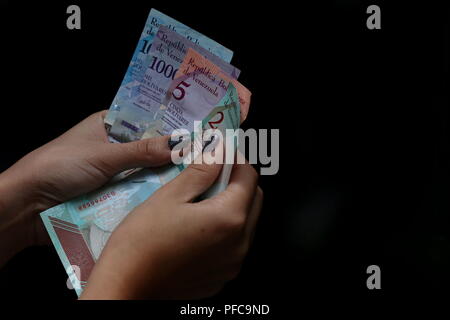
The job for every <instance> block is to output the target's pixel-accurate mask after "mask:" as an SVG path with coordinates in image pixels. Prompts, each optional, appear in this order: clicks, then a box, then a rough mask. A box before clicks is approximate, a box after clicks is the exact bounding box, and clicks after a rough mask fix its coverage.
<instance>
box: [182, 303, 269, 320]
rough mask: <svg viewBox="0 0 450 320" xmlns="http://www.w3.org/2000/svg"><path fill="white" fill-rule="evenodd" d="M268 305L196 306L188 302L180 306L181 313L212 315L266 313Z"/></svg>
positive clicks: (267, 312)
mask: <svg viewBox="0 0 450 320" xmlns="http://www.w3.org/2000/svg"><path fill="white" fill-rule="evenodd" d="M269 313H270V307H269V306H268V305H267V304H225V305H223V306H221V307H220V306H219V307H217V306H215V307H214V306H198V305H192V304H188V305H186V306H182V307H181V308H180V314H181V315H198V316H206V317H208V318H211V317H213V316H214V315H215V314H226V315H240V316H243V315H268V314H269Z"/></svg>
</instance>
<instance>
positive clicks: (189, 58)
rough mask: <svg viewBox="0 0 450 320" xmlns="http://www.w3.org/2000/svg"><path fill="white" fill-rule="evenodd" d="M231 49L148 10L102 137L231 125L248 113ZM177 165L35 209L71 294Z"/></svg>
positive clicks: (140, 171) (224, 176)
mask: <svg viewBox="0 0 450 320" xmlns="http://www.w3.org/2000/svg"><path fill="white" fill-rule="evenodd" d="M232 56H233V52H232V51H231V50H229V49H227V48H225V47H223V46H222V45H220V44H218V43H217V42H215V41H214V40H211V39H210V38H208V37H206V36H204V35H203V34H201V33H199V32H197V31H195V30H193V29H191V28H189V27H187V26H185V25H184V24H182V23H180V22H178V21H176V20H174V19H172V18H170V17H168V16H166V15H164V14H163V13H161V12H159V11H157V10H155V9H152V10H151V11H150V14H149V16H148V18H147V21H146V24H145V28H144V30H143V32H142V34H141V37H140V40H139V42H138V45H137V48H136V50H135V52H134V54H133V57H132V60H131V62H130V65H129V67H128V70H127V72H126V74H125V77H124V79H123V81H122V84H121V86H120V88H119V90H118V92H117V94H116V96H115V97H114V99H113V102H112V104H111V107H110V108H109V111H108V113H107V115H106V117H105V127H106V130H107V132H108V135H109V139H110V141H111V142H112V143H122V142H129V141H134V140H139V139H145V138H151V137H155V136H160V135H167V134H171V133H172V132H173V130H175V129H185V130H187V131H188V132H195V131H196V130H195V129H196V128H195V127H194V125H195V123H197V124H198V123H200V126H201V127H202V129H209V128H213V129H219V130H221V131H224V130H225V129H237V128H238V127H239V125H240V123H241V122H242V121H243V120H244V119H245V117H246V115H247V113H248V109H249V106H250V97H251V93H250V91H249V90H248V89H246V88H245V87H244V86H243V85H242V84H240V83H239V82H238V81H237V78H238V76H239V74H240V70H238V69H237V68H235V67H233V66H232V65H231V64H229V62H230V61H231V58H232ZM194 121H196V122H195V123H194ZM199 121H200V122H199ZM185 167H186V165H185V164H179V165H175V164H172V165H169V166H165V167H162V168H157V169H152V170H150V169H146V168H137V169H135V170H131V171H127V172H124V173H121V174H119V175H118V176H117V177H116V178H114V179H113V180H112V181H111V182H110V183H108V184H107V185H105V186H103V187H102V188H100V189H98V190H95V191H93V192H91V193H88V194H85V195H82V196H80V197H78V198H76V199H73V200H71V201H68V202H66V203H63V204H60V205H58V206H55V207H53V208H50V209H48V210H46V211H44V212H42V213H41V217H42V220H43V222H44V225H45V227H46V229H47V231H48V233H49V235H50V238H51V240H52V242H53V245H54V246H55V248H56V250H57V252H58V255H59V257H60V259H61V261H62V263H63V265H64V267H65V269H66V272H67V273H68V276H69V281H70V284H71V286H72V287H73V288H75V290H76V292H77V294H78V295H80V294H81V292H82V291H83V288H84V287H85V286H86V284H87V279H88V277H89V274H90V272H91V270H92V268H93V267H94V265H95V262H96V261H97V259H98V258H99V256H100V253H101V252H102V250H103V248H104V246H105V244H106V242H107V240H108V238H109V237H110V235H111V233H112V232H113V231H114V229H115V228H116V227H117V226H118V225H119V223H120V222H121V221H122V220H123V219H124V218H125V217H126V216H127V214H128V213H129V212H130V211H131V210H133V208H135V207H136V206H137V205H139V204H140V203H142V202H143V201H145V200H146V199H147V198H148V197H149V196H151V195H152V193H153V192H155V191H156V190H157V189H158V188H160V187H161V186H163V185H164V184H166V183H167V182H169V181H170V180H171V179H173V178H174V177H176V176H177V175H178V174H179V173H180V172H181V171H182V170H183V169H184V168H185ZM230 173H231V165H225V166H224V168H223V170H222V172H221V174H220V176H219V179H218V180H217V181H216V183H215V184H214V185H213V186H212V188H211V189H210V190H208V192H207V194H206V195H205V196H206V197H207V196H211V195H213V194H215V193H217V192H220V191H221V190H223V189H224V188H225V187H226V185H227V183H228V179H229V176H230Z"/></svg>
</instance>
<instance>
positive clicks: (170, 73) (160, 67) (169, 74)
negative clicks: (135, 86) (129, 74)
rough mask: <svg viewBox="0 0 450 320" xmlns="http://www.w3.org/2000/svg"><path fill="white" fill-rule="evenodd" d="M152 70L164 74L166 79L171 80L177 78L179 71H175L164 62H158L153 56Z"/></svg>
mask: <svg viewBox="0 0 450 320" xmlns="http://www.w3.org/2000/svg"><path fill="white" fill-rule="evenodd" d="M150 69H152V70H155V71H156V72H158V73H162V74H164V76H165V77H166V78H171V79H172V80H173V79H174V78H175V74H176V73H177V71H178V69H175V68H174V67H173V66H172V65H171V64H166V62H165V61H164V60H161V59H160V60H158V58H157V57H155V56H153V60H152V62H151V65H150Z"/></svg>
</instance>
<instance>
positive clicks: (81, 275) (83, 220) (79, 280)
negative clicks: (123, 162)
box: [41, 84, 239, 296]
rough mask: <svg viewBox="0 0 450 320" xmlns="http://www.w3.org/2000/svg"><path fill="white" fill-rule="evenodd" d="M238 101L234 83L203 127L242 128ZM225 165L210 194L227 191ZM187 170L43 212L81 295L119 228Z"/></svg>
mask: <svg viewBox="0 0 450 320" xmlns="http://www.w3.org/2000/svg"><path fill="white" fill-rule="evenodd" d="M237 96H238V95H237V91H236V89H235V88H234V87H233V85H232V84H230V85H229V88H228V90H227V92H226V94H225V95H224V97H223V98H222V99H221V101H220V102H219V103H218V104H217V106H216V107H215V108H213V109H212V110H211V112H210V114H209V115H208V116H207V117H206V118H205V119H204V121H203V126H204V128H205V129H206V128H208V127H210V126H211V125H210V123H211V120H213V119H214V118H215V117H216V116H217V115H218V114H219V113H222V114H223V117H224V121H221V122H220V124H219V125H218V126H217V128H219V129H220V130H224V129H225V128H226V127H229V128H230V129H231V128H234V129H236V128H237V127H238V126H239V99H238V97H237ZM220 117H222V116H220ZM226 166H228V169H225V168H224V170H223V171H222V173H221V176H220V179H219V181H218V182H216V183H215V185H214V186H213V188H212V189H211V190H212V192H214V193H216V192H219V191H221V190H223V189H224V188H225V187H226V184H227V182H228V178H229V175H230V172H231V167H230V166H229V165H226ZM183 168H184V166H176V167H175V166H171V167H165V168H160V169H155V170H154V171H152V170H149V169H143V170H141V171H139V172H136V173H134V174H132V175H130V176H129V177H127V178H126V179H123V180H121V181H118V182H115V183H113V184H109V185H106V186H104V187H102V188H99V189H98V190H96V191H94V192H91V193H88V194H86V195H83V196H80V197H78V198H76V199H73V200H71V201H68V202H65V203H63V204H60V205H58V206H55V207H53V208H50V209H48V210H46V211H44V212H42V213H41V218H42V220H43V222H44V225H45V228H46V229H47V232H48V233H49V235H50V238H51V240H52V243H53V245H54V247H55V249H56V251H57V253H58V256H59V258H60V260H61V262H62V264H63V265H64V268H65V270H66V272H67V274H68V276H69V281H70V282H71V284H72V287H73V288H75V290H76V293H77V295H78V296H79V295H81V293H82V291H83V289H84V287H85V286H86V285H87V280H88V278H89V275H90V273H91V271H92V268H93V267H94V265H95V263H96V261H97V259H98V258H99V256H100V253H101V251H102V250H103V248H104V247H105V245H106V242H107V241H108V239H109V237H110V235H111V234H112V232H113V231H114V229H115V228H116V227H117V226H118V225H119V223H120V222H121V221H122V220H123V219H124V218H125V217H126V215H127V214H128V213H129V212H130V211H131V210H133V208H135V207H136V206H137V205H139V204H140V203H142V202H143V201H145V199H147V198H148V197H149V196H151V195H152V194H153V193H154V192H155V191H156V190H157V189H158V188H160V187H161V186H162V184H163V182H168V181H170V180H171V179H173V178H174V177H176V176H177V175H178V174H179V173H180V172H181V171H182V170H183ZM210 192H211V191H210ZM149 236H151V235H149ZM76 270H78V271H79V272H78V273H77V272H76Z"/></svg>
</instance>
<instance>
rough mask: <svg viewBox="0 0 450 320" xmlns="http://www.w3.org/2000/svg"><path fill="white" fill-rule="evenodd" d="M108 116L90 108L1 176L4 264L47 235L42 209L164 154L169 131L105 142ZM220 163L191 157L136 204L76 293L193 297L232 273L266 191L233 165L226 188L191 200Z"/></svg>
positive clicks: (159, 161) (164, 158)
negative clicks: (169, 179)
mask: <svg viewBox="0 0 450 320" xmlns="http://www.w3.org/2000/svg"><path fill="white" fill-rule="evenodd" d="M104 115H105V112H99V113H95V114H93V115H91V116H89V117H88V118H86V119H85V120H83V121H82V122H80V123H79V124H78V125H76V126H75V127H73V128H72V129H70V130H69V131H67V132H66V133H64V134H63V135H61V136H60V137H58V138H56V139H55V140H53V141H51V142H49V143H48V144H46V145H44V146H42V147H40V148H38V149H36V150H34V151H33V152H31V153H29V154H28V155H26V156H25V157H23V158H22V159H20V160H19V161H18V162H17V163H15V164H14V165H13V166H12V167H10V168H9V169H7V170H6V171H4V172H3V173H1V174H0V194H1V195H2V197H1V198H0V267H1V266H2V265H3V264H5V263H6V262H7V261H8V260H9V259H10V258H11V257H12V256H14V255H15V254H16V253H17V252H19V251H21V250H22V249H24V248H26V247H29V246H33V245H39V244H47V243H49V237H48V235H47V233H46V231H45V230H44V228H43V225H42V222H41V219H40V217H39V212H42V211H44V210H46V209H48V208H50V207H52V206H55V205H57V204H59V203H62V202H64V201H67V200H69V199H71V198H74V197H76V196H78V195H80V194H84V193H86V192H89V191H92V190H95V189H96V188H98V187H100V186H102V185H103V184H105V183H106V182H108V181H109V180H110V179H111V178H112V177H113V176H115V175H116V174H117V173H119V172H122V171H123V170H126V169H131V168H136V167H156V166H161V165H163V164H166V163H168V162H169V161H170V149H169V147H168V137H160V138H152V139H146V140H141V141H136V142H131V143H123V144H111V143H109V142H108V139H107V135H106V131H105V129H104V126H103V118H104ZM220 168H221V167H220V165H207V164H201V165H191V166H189V167H188V168H187V169H185V170H184V171H183V173H182V174H180V175H179V176H178V177H177V178H176V179H174V180H173V181H172V182H170V183H169V184H167V185H165V186H164V187H162V188H161V189H159V190H158V191H157V192H156V193H155V194H154V195H152V196H151V197H150V198H149V199H148V200H147V201H145V202H144V203H142V204H141V205H140V206H138V207H137V208H136V209H135V210H133V211H132V212H131V213H130V214H129V215H128V217H127V218H126V219H125V220H124V221H123V222H122V223H121V224H120V225H119V227H118V228H117V230H115V231H114V232H113V234H112V236H111V238H110V240H109V241H108V243H107V245H106V247H105V249H104V251H103V253H102V254H101V256H100V259H99V261H98V262H97V264H96V266H95V267H94V270H93V272H92V274H91V276H90V278H89V281H88V283H89V285H88V287H87V288H86V289H85V291H84V293H83V295H82V297H81V298H83V299H126V298H130V299H136V298H198V297H205V296H209V295H211V294H213V293H216V292H217V291H218V290H220V288H222V287H223V285H224V284H225V283H226V282H227V281H228V280H230V279H232V278H233V277H235V276H236V274H237V273H238V271H239V269H240V265H241V264H242V261H243V259H244V257H245V254H246V252H247V250H248V247H249V245H250V242H251V239H252V235H253V233H254V229H255V225H256V221H257V219H258V215H259V212H260V210H261V203H262V191H261V190H260V189H259V188H258V187H257V174H256V172H255V170H254V169H253V168H252V167H251V166H250V165H249V164H243V165H235V168H234V169H233V174H232V177H231V180H230V184H229V186H228V187H227V189H226V190H225V191H223V192H222V193H220V194H218V195H216V196H215V197H213V198H210V199H207V200H203V201H200V202H194V199H195V198H197V196H198V195H200V194H201V193H202V192H204V191H205V190H206V189H207V188H208V187H209V186H210V185H212V183H213V182H214V180H215V179H216V178H217V176H218V174H219V172H220ZM112 266H114V267H112Z"/></svg>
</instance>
